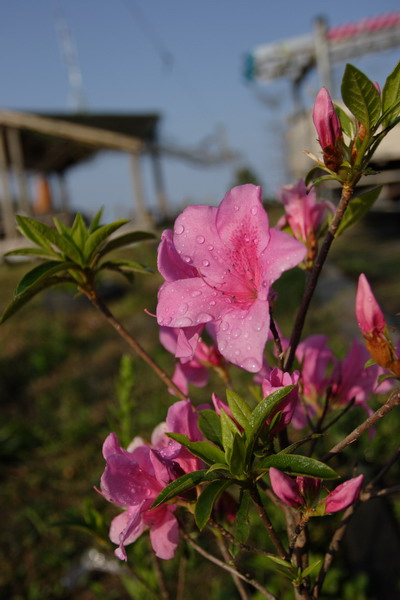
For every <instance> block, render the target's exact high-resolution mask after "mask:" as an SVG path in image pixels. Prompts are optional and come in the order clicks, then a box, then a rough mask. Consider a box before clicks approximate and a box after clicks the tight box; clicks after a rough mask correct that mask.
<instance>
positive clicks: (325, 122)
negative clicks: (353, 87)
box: [313, 87, 343, 171]
mask: <svg viewBox="0 0 400 600" xmlns="http://www.w3.org/2000/svg"><path fill="white" fill-rule="evenodd" d="M313 121H314V125H315V129H316V130H317V134H318V141H319V143H320V146H321V148H322V150H323V153H324V163H325V164H326V166H327V167H328V169H331V170H332V171H337V169H338V168H339V166H340V164H341V162H342V158H343V152H342V148H341V143H340V142H341V140H342V128H341V125H340V121H339V117H338V116H337V114H336V111H335V108H334V106H333V102H332V99H331V97H330V95H329V92H328V90H327V89H326V88H325V87H323V88H321V89H320V91H319V92H318V94H317V97H316V99H315V104H314V110H313Z"/></svg>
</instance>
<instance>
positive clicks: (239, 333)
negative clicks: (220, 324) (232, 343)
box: [232, 329, 242, 338]
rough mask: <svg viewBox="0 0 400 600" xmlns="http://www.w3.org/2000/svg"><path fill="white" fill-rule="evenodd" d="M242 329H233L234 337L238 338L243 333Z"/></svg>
mask: <svg viewBox="0 0 400 600" xmlns="http://www.w3.org/2000/svg"><path fill="white" fill-rule="evenodd" d="M241 333H242V332H241V330H240V329H232V337H233V338H238V337H240V335H241Z"/></svg>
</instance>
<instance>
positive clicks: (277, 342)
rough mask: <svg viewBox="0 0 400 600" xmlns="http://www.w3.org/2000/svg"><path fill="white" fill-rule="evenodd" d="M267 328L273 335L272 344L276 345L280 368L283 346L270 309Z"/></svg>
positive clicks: (281, 365)
mask: <svg viewBox="0 0 400 600" xmlns="http://www.w3.org/2000/svg"><path fill="white" fill-rule="evenodd" d="M269 318H270V321H269V328H270V330H271V333H272V335H273V336H274V344H275V346H276V349H277V351H278V360H279V367H280V368H281V369H282V367H283V356H284V354H283V348H282V342H281V338H280V336H279V332H278V329H277V327H276V324H275V321H274V317H273V316H272V310H270V311H269Z"/></svg>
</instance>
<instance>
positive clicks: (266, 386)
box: [262, 368, 300, 435]
mask: <svg viewBox="0 0 400 600" xmlns="http://www.w3.org/2000/svg"><path fill="white" fill-rule="evenodd" d="M299 375H300V374H299V372H298V371H294V372H293V373H292V374H290V373H287V372H285V371H282V370H281V369H278V368H275V369H272V371H271V372H270V374H269V375H268V376H267V377H266V378H265V379H264V381H263V382H262V391H263V397H264V398H265V397H266V396H269V395H270V394H272V392H275V391H276V390H279V389H281V388H282V387H285V386H286V385H296V386H297V384H298V381H299ZM298 403H299V394H298V389H297V387H296V388H294V389H293V390H292V391H291V392H290V393H289V394H288V395H287V396H286V397H285V398H283V400H282V402H281V403H280V404H279V406H278V408H277V409H276V410H275V411H274V413H273V414H272V415H271V417H270V418H269V419H268V421H267V423H270V422H271V420H272V419H273V417H274V415H275V414H276V413H277V412H278V411H281V412H282V416H281V419H280V421H279V423H278V424H277V425H276V426H275V427H274V429H273V431H272V432H271V434H273V435H276V434H277V433H279V431H281V430H282V429H283V428H284V427H287V425H289V423H290V422H291V421H292V418H293V417H294V415H295V413H296V409H297V408H298Z"/></svg>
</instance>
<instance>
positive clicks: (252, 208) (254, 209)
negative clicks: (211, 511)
mask: <svg viewBox="0 0 400 600" xmlns="http://www.w3.org/2000/svg"><path fill="white" fill-rule="evenodd" d="M250 212H251V214H252V215H256V214H257V212H258V207H257V206H252V207H251V209H250Z"/></svg>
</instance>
